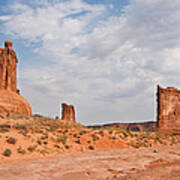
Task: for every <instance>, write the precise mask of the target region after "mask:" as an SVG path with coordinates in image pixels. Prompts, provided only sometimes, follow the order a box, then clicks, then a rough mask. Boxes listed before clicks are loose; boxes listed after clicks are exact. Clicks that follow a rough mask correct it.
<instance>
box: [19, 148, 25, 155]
mask: <svg viewBox="0 0 180 180" xmlns="http://www.w3.org/2000/svg"><path fill="white" fill-rule="evenodd" d="M17 152H18V153H20V154H25V153H26V151H25V149H22V147H19V148H18V149H17Z"/></svg>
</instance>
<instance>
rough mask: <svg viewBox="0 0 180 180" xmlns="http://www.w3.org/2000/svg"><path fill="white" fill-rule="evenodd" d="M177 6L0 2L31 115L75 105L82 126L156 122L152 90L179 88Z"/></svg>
mask: <svg viewBox="0 0 180 180" xmlns="http://www.w3.org/2000/svg"><path fill="white" fill-rule="evenodd" d="M179 19H180V1H179V0H174V1H173V2H172V1H170V0H166V2H164V1H163V0H151V1H144V0H131V1H129V0H104V1H103V0H93V1H92V0H65V1H62V0H51V1H50V0H49V1H48V0H43V1H42V0H32V1H25V0H7V1H0V26H1V29H0V42H1V44H2V46H3V42H4V40H6V39H8V40H11V41H12V42H13V43H14V49H15V51H16V53H17V56H18V58H19V60H20V61H19V64H18V80H19V81H18V84H19V87H20V89H21V92H22V94H23V95H24V96H25V97H26V98H27V99H28V100H29V101H30V103H31V105H32V108H33V112H34V113H40V114H43V115H47V116H52V117H54V116H56V115H59V113H60V104H61V103H62V102H67V103H71V104H74V105H75V108H76V112H77V121H78V122H80V123H82V124H100V123H110V122H135V121H145V120H154V119H155V113H154V112H155V108H156V106H155V104H156V103H155V91H156V85H157V84H162V85H163V86H176V87H177V88H178V87H179V84H180V80H179V78H177V77H179V68H180V61H179V59H180V53H179V52H180V38H179V33H180V21H179Z"/></svg>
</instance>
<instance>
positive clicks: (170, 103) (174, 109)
mask: <svg viewBox="0 0 180 180" xmlns="http://www.w3.org/2000/svg"><path fill="white" fill-rule="evenodd" d="M157 103H158V107H157V126H158V129H159V131H161V132H167V133H178V134H180V90H178V89H176V88H173V87H168V88H166V89H163V88H162V87H160V86H159V85H158V87H157Z"/></svg>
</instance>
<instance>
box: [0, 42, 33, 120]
mask: <svg viewBox="0 0 180 180" xmlns="http://www.w3.org/2000/svg"><path fill="white" fill-rule="evenodd" d="M12 45H13V43H12V42H10V41H5V43H4V46H5V47H4V48H0V115H1V117H3V116H2V114H4V112H9V111H11V112H16V113H20V114H24V115H31V114H32V110H31V107H30V105H29V103H28V101H27V100H26V99H25V98H24V97H22V96H21V95H19V90H18V89H17V63H18V59H17V57H16V53H15V51H14V50H13V49H12Z"/></svg>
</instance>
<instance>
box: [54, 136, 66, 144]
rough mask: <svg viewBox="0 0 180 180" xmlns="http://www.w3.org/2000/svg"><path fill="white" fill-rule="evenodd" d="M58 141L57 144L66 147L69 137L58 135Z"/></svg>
mask: <svg viewBox="0 0 180 180" xmlns="http://www.w3.org/2000/svg"><path fill="white" fill-rule="evenodd" d="M56 141H57V142H61V143H62V144H64V145H65V144H66V141H67V136H66V135H63V136H60V135H58V136H57V140H56Z"/></svg>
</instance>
